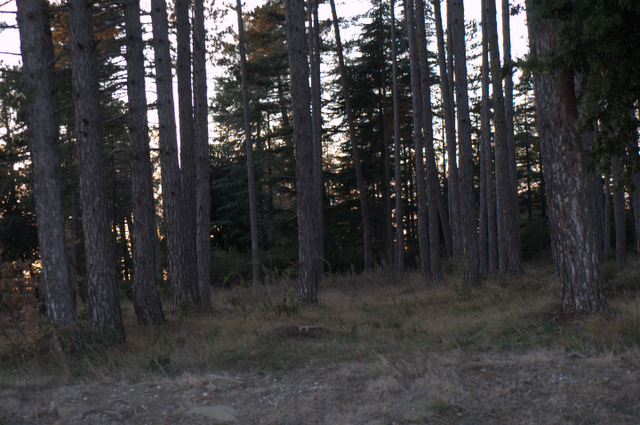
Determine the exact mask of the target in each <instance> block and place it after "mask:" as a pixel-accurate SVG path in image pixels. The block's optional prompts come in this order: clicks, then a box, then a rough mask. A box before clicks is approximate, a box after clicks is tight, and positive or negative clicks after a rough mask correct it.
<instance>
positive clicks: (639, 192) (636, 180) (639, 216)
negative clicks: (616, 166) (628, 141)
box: [632, 172, 640, 257]
mask: <svg viewBox="0 0 640 425" xmlns="http://www.w3.org/2000/svg"><path fill="white" fill-rule="evenodd" d="M633 186H634V191H633V198H632V202H633V224H634V226H635V230H636V250H637V251H638V256H639V257H640V172H636V173H634V174H633Z"/></svg>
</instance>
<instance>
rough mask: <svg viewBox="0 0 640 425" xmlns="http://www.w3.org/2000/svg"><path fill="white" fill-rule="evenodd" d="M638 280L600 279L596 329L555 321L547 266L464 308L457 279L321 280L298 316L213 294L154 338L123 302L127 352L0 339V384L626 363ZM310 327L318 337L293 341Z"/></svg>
mask: <svg viewBox="0 0 640 425" xmlns="http://www.w3.org/2000/svg"><path fill="white" fill-rule="evenodd" d="M607 267H610V266H607ZM638 271H639V267H638V265H637V264H633V265H630V266H628V267H627V268H626V269H625V270H624V271H615V273H614V272H610V271H607V273H606V280H605V285H606V288H607V291H608V293H607V295H608V302H609V306H610V309H611V310H612V311H613V312H615V313H614V314H612V315H606V316H605V315H597V316H593V317H583V316H578V317H567V316H566V315H562V314H561V312H560V302H559V301H560V287H559V283H558V281H557V279H556V278H555V277H554V275H553V270H552V268H550V267H548V266H543V265H529V266H528V267H527V270H526V274H525V275H524V276H521V277H517V278H511V277H508V276H503V275H497V276H492V277H489V278H486V279H484V281H483V282H482V286H481V287H480V288H477V289H473V290H472V291H470V292H467V295H468V296H465V297H461V296H460V294H459V292H460V288H461V287H462V272H461V271H459V270H454V271H452V272H450V273H449V274H448V275H447V277H446V279H445V281H444V282H442V283H440V284H437V285H433V284H432V283H431V282H430V281H429V280H427V279H424V278H423V277H421V276H420V275H419V274H417V273H407V274H404V275H402V276H396V275H394V274H392V273H388V272H385V271H379V272H376V273H370V274H363V275H356V274H353V273H348V274H345V275H328V276H326V277H325V278H324V280H323V282H322V284H321V286H320V290H319V296H320V303H319V305H317V306H310V305H305V304H300V303H299V302H298V300H297V290H296V286H295V281H294V280H293V279H291V278H290V277H289V276H286V275H281V276H279V279H274V280H273V282H272V283H271V284H270V285H267V286H263V287H258V288H255V289H254V288H251V287H250V286H249V285H247V284H239V285H235V286H232V287H224V288H217V289H215V290H214V294H213V304H214V312H213V313H212V314H199V313H190V314H189V315H188V316H187V317H179V316H178V315H174V316H172V315H170V314H168V315H167V317H168V323H167V324H166V325H164V326H160V327H142V326H139V325H138V324H137V323H136V322H135V314H134V311H133V307H132V306H131V305H130V304H127V303H126V302H125V303H124V304H123V316H124V318H125V326H126V330H127V336H126V338H127V342H126V343H124V344H121V345H118V346H112V347H106V348H105V347H102V346H97V345H95V344H86V345H85V346H84V349H81V350H79V351H78V352H77V353H74V354H71V355H67V356H56V355H54V354H51V353H47V352H42V351H39V352H38V355H35V356H21V355H20V353H16V352H15V347H14V346H12V344H10V343H8V342H7V341H6V339H2V337H0V355H2V358H3V362H2V366H1V367H0V379H1V380H2V381H5V382H13V383H23V384H26V383H37V384H46V383H48V382H56V383H60V382H69V381H74V380H77V379H93V378H105V377H110V378H118V377H127V378H129V379H136V378H143V377H145V376H148V375H162V376H167V377H173V376H178V375H180V374H182V373H185V372H196V373H198V372H199V373H207V372H213V371H217V370H244V371H252V372H256V373H260V372H261V371H269V370H286V369H290V368H296V367H300V366H304V365H309V364H327V363H334V362H340V361H376V359H378V358H379V356H380V355H381V354H383V355H384V356H385V357H386V358H389V359H395V360H394V361H396V364H404V363H403V361H404V360H403V359H404V358H405V357H406V356H407V355H409V354H410V353H415V352H416V351H418V350H430V351H438V352H453V351H456V352H459V351H462V352H469V353H481V352H495V351H502V352H506V353H509V352H522V351H527V350H539V349H551V350H560V351H567V352H578V353H580V355H584V356H592V355H598V354H602V353H624V352H627V351H633V350H637V348H638V346H639V345H640V295H639V294H640V291H638V287H637V285H633V284H632V281H633V280H634V279H636V276H638ZM636 280H637V279H636ZM165 305H167V306H169V305H170V303H168V302H167V303H165ZM310 327H312V328H313V329H318V330H321V331H322V332H319V333H317V334H303V333H297V332H296V329H301V328H305V329H308V328H310ZM282 329H287V330H289V331H287V332H282ZM398 362H399V363H398Z"/></svg>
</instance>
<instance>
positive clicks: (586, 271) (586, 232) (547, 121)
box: [526, 0, 606, 313]
mask: <svg viewBox="0 0 640 425" xmlns="http://www.w3.org/2000/svg"><path fill="white" fill-rule="evenodd" d="M526 6H527V21H528V26H529V28H528V29H529V40H530V43H531V55H532V56H533V57H536V58H537V59H538V60H540V61H542V63H544V61H546V60H547V59H548V58H549V56H550V55H551V54H552V52H553V50H554V48H555V46H556V45H557V44H558V42H559V41H558V40H557V38H556V36H555V31H554V28H553V24H552V23H551V22H550V21H549V20H547V19H544V18H543V17H542V14H541V12H540V11H539V10H538V9H537V8H536V6H534V1H533V0H527V2H526ZM558 65H559V66H560V68H557V70H555V71H551V72H546V73H545V72H542V71H541V70H536V72H534V88H535V95H536V111H537V117H538V127H539V131H540V149H541V152H542V159H543V171H544V174H545V182H546V190H547V198H548V209H549V222H550V225H551V236H552V238H551V240H552V244H553V251H554V258H555V261H556V270H557V272H558V274H559V277H560V280H561V283H562V308H563V310H564V311H565V312H567V313H594V312H598V311H603V310H605V309H606V303H605V299H604V293H603V291H602V283H601V279H600V267H599V262H598V254H597V252H596V250H595V241H594V231H593V228H592V222H591V220H590V218H589V217H588V213H589V209H588V208H585V205H588V203H589V202H588V197H589V196H590V194H589V192H588V188H587V183H586V182H587V172H586V163H585V155H584V150H583V147H582V143H581V140H580V136H579V134H578V132H577V130H576V128H575V124H576V120H577V118H578V112H577V109H576V98H575V90H574V80H573V78H574V75H573V72H572V70H571V69H570V68H569V67H568V65H567V64H566V63H564V64H563V63H559V64H558Z"/></svg>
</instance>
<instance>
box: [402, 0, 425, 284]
mask: <svg viewBox="0 0 640 425" xmlns="http://www.w3.org/2000/svg"><path fill="white" fill-rule="evenodd" d="M404 11H405V16H406V21H407V35H408V38H409V63H410V67H411V101H412V104H413V145H414V151H415V175H416V191H417V193H416V202H417V203H418V250H419V255H420V270H421V271H422V275H423V276H427V275H429V274H430V273H431V259H430V253H429V227H428V217H427V199H426V197H427V188H426V186H427V185H426V175H425V165H424V157H423V148H424V136H423V134H422V120H423V118H422V116H423V115H422V108H423V105H422V94H421V93H422V87H421V84H420V62H419V58H418V51H417V50H418V48H417V44H416V43H417V40H416V25H415V17H414V6H413V0H405V1H404Z"/></svg>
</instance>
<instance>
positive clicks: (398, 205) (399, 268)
mask: <svg viewBox="0 0 640 425" xmlns="http://www.w3.org/2000/svg"><path fill="white" fill-rule="evenodd" d="M390 8H391V69H392V72H393V76H392V78H393V163H394V182H395V183H394V187H395V209H396V252H395V254H396V256H395V270H396V273H402V272H404V249H405V248H404V224H403V221H404V215H403V212H402V166H401V155H402V150H401V146H400V143H401V141H400V93H399V91H398V59H397V42H396V18H395V0H391V6H390Z"/></svg>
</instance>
